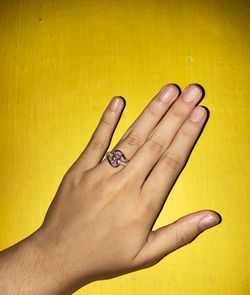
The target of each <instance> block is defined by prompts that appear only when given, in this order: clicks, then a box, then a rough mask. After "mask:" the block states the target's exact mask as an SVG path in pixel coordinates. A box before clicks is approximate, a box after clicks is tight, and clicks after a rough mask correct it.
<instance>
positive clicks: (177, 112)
mask: <svg viewBox="0 0 250 295" xmlns="http://www.w3.org/2000/svg"><path fill="white" fill-rule="evenodd" d="M172 113H173V115H174V116H175V117H177V118H179V119H181V120H184V119H185V118H186V116H187V115H186V112H185V111H184V110H183V109H181V108H179V107H178V108H177V107H175V108H173V109H172Z"/></svg>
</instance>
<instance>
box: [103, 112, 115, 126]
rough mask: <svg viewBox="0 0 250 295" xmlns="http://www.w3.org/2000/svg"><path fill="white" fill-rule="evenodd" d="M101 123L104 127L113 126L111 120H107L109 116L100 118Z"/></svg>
mask: <svg viewBox="0 0 250 295" xmlns="http://www.w3.org/2000/svg"><path fill="white" fill-rule="evenodd" d="M102 123H103V124H104V125H107V126H110V127H112V126H113V120H111V119H110V118H109V116H107V115H104V116H103V117H102Z"/></svg>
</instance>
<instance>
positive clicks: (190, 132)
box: [180, 128, 195, 138]
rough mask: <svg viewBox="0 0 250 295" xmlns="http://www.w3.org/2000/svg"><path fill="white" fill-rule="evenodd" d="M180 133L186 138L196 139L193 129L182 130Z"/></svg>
mask: <svg viewBox="0 0 250 295" xmlns="http://www.w3.org/2000/svg"><path fill="white" fill-rule="evenodd" d="M180 132H181V135H183V136H185V137H190V138H193V137H195V132H194V130H192V129H191V128H185V129H183V130H181V131H180Z"/></svg>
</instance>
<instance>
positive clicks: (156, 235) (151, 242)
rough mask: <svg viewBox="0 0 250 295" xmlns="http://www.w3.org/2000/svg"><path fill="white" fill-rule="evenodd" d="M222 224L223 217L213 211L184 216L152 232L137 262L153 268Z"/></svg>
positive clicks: (138, 255) (137, 257)
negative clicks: (202, 234)
mask: <svg viewBox="0 0 250 295" xmlns="http://www.w3.org/2000/svg"><path fill="white" fill-rule="evenodd" d="M220 222H221V216H220V215H219V214H218V213H216V212H214V211H212V210H202V211H198V212H195V213H191V214H188V215H186V216H183V217H181V218H179V219H178V220H176V221H175V222H173V223H171V224H168V225H166V226H164V227H161V228H159V229H157V230H156V231H151V232H150V234H149V237H148V240H147V242H146V243H145V244H144V247H143V248H142V250H141V251H140V252H139V253H138V254H137V256H136V257H135V260H136V262H137V263H138V264H139V265H141V266H144V267H148V266H152V265H154V264H155V263H157V262H159V261H160V260H161V259H162V258H163V257H165V256H166V255H168V254H169V253H171V252H173V251H175V250H176V249H178V248H180V247H182V246H184V245H186V244H188V243H190V242H192V241H193V240H194V239H195V238H196V237H197V236H198V235H199V234H200V233H202V232H203V231H204V230H206V229H208V228H210V227H213V226H215V225H216V224H218V223H220Z"/></svg>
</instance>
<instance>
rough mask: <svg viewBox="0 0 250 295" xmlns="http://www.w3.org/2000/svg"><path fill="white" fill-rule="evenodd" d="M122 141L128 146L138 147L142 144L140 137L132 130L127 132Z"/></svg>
mask: <svg viewBox="0 0 250 295" xmlns="http://www.w3.org/2000/svg"><path fill="white" fill-rule="evenodd" d="M123 141H124V142H125V143H126V144H127V145H129V146H134V147H140V146H141V145H142V139H141V138H140V137H139V136H138V135H136V134H135V133H133V132H131V133H129V134H128V136H127V137H126V138H125V139H124V140H123Z"/></svg>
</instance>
